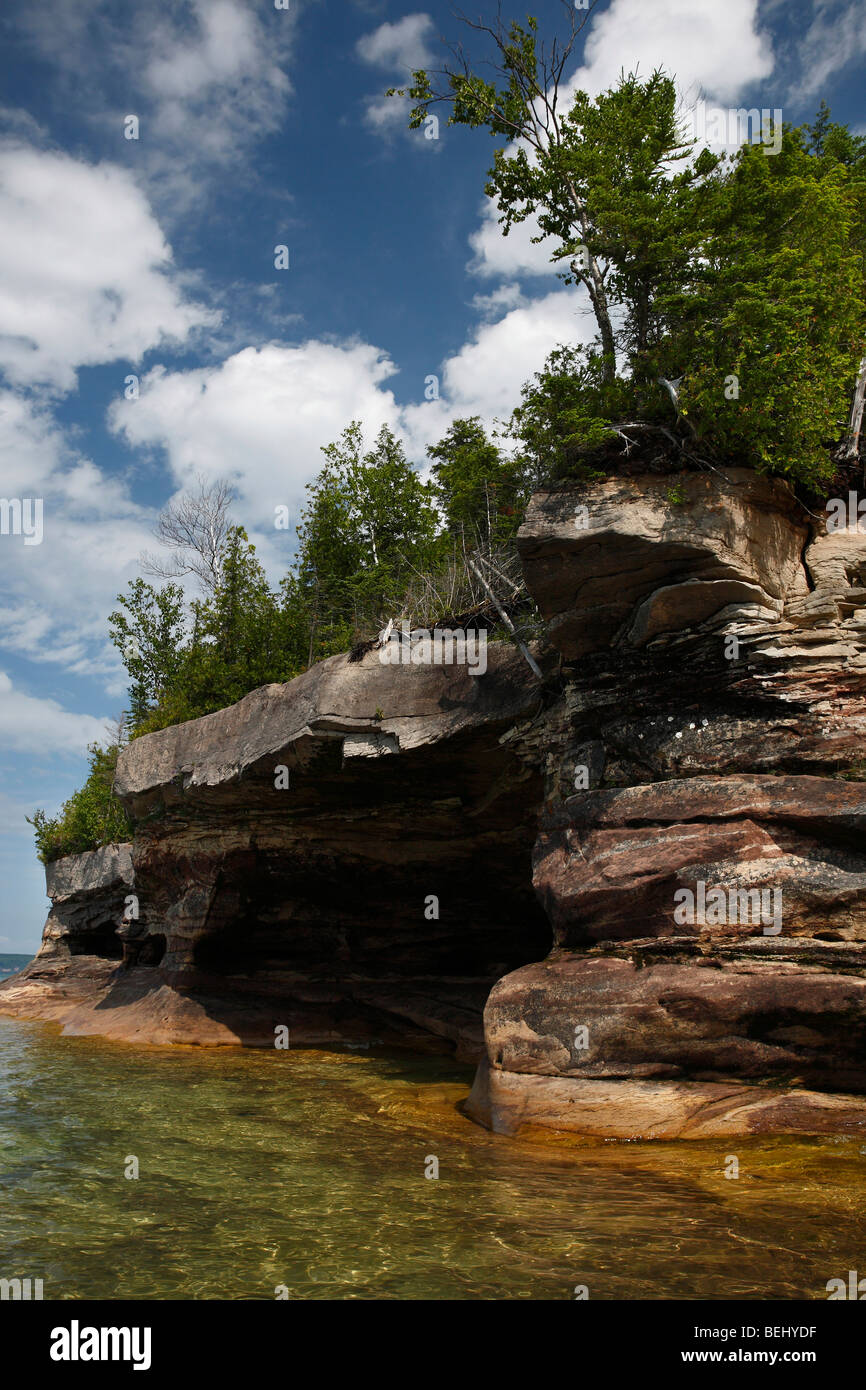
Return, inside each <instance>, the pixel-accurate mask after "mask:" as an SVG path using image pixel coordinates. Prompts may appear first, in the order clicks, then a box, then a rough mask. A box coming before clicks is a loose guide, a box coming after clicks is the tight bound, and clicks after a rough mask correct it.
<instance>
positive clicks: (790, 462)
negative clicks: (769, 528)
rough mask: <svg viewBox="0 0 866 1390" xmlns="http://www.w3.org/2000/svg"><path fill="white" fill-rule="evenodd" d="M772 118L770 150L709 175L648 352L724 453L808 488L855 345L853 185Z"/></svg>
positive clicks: (860, 261)
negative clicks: (665, 320) (775, 127)
mask: <svg viewBox="0 0 866 1390" xmlns="http://www.w3.org/2000/svg"><path fill="white" fill-rule="evenodd" d="M835 143H836V142H835V140H830V139H829V133H828V130H827V128H826V127H823V128H822V129H820V130H819V144H818V145H815V144H814V143H813V145H812V149H811V150H810V148H809V145H808V143H807V131H805V130H803V129H786V130H785V131H784V134H783V139H782V146H781V150H780V152H779V154H778V155H776V156H774V157H768V156H767V155H766V154H765V153H764V150H763V147H762V146H760V145H748V144H747V145H744V146H743V147H742V149H740V151H739V152H738V154H737V156H736V158H735V160H734V162H733V166H732V168H731V169H730V170H729V171H728V172H727V174H726V176H725V177H723V178H720V179H718V180H717V182H716V186H715V189H714V193H713V197H712V200H711V210H710V216H709V218H708V219H707V225H708V235H707V238H706V242H705V245H704V248H703V255H702V258H701V262H700V264H699V265H696V266H695V267H694V269H693V273H692V275H691V278H690V279H689V280H688V281H686V282H685V283H684V284H683V285H682V287H681V288H680V290H679V291H676V292H671V293H670V294H669V295H668V297H667V302H666V310H667V313H668V317H669V328H670V331H669V336H668V338H667V340H666V341H665V342H664V343H663V344H662V345H661V349H660V352H659V354H658V361H659V363H660V364H661V365H662V366H664V367H665V368H666V370H665V373H664V374H665V375H669V376H673V377H676V378H681V384H680V390H679V404H680V409H681V411H682V414H683V416H684V417H685V418H686V420H687V422H689V423H690V424H691V427H692V429H693V430H694V431H695V433H696V434H697V435H698V436H699V437H700V439H702V440H706V441H708V442H709V443H710V444H711V445H712V447H713V448H714V450H715V451H716V452H718V453H720V454H722V455H723V456H725V457H733V458H737V459H738V460H739V461H741V462H743V463H745V464H749V465H751V466H753V467H755V468H757V469H759V470H761V471H771V472H774V473H778V474H784V475H788V476H790V477H791V478H793V479H794V480H797V481H800V482H803V483H805V484H807V485H808V486H811V487H818V486H819V485H820V483H821V482H822V480H826V479H828V478H829V477H831V476H832V474H833V472H834V470H835V464H834V462H833V458H832V449H833V446H834V444H835V442H836V441H837V440H838V438H839V422H840V420H841V419H842V418H843V417H844V415H845V412H846V410H847V408H848V402H849V401H850V398H851V392H852V387H853V383H854V379H855V377H856V374H857V366H858V363H859V361H860V358H861V356H862V355H863V350H864V344H866V282H864V257H863V225H864V224H863V196H862V195H863V189H862V185H861V184H860V183H859V179H858V177H857V175H856V174H855V173H853V172H852V168H851V167H850V166H848V165H846V164H845V163H843V162H842V161H841V160H839V159H837V158H836V157H835V156H834V155H831V154H829V153H819V152H818V150H819V149H823V150H826V149H827V148H828V146H829V145H833V144H835Z"/></svg>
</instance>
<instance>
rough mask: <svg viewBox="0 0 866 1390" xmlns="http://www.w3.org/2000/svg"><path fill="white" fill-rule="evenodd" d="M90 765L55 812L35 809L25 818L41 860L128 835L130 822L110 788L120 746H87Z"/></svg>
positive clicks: (116, 841)
mask: <svg viewBox="0 0 866 1390" xmlns="http://www.w3.org/2000/svg"><path fill="white" fill-rule="evenodd" d="M87 751H88V753H89V754H90V769H89V772H88V774H87V780H86V782H85V783H84V786H83V787H81V788H80V789H79V790H78V791H76V792H73V794H72V796H71V797H69V799H68V801H65V802H64V804H63V806H62V807H61V809H60V812H59V814H58V815H57V816H53V817H51V816H48V815H46V813H45V811H44V810H42V809H39V810H37V811H34V813H33V815H32V816H27V817H26V819H27V821H28V822H29V824H30V825H32V826H33V829H34V831H35V836H36V849H37V853H38V855H39V858H40V859H41V860H42V863H43V864H48V863H50V862H51V861H52V860H53V859H60V858H62V856H63V855H65V854H84V853H85V852H86V851H88V850H93V849H98V848H99V847H100V846H101V845H107V844H116V843H118V842H122V841H124V840H128V839H129V838H130V837H131V835H132V829H133V827H132V822H131V821H130V819H129V817H128V816H127V814H126V812H125V811H124V809H123V807H122V806H121V804H120V802H119V801H118V800H117V797H116V796H115V795H114V792H113V789H112V788H113V783H114V772H115V768H116V767H117V757H118V753H119V751H120V747H119V745H118V744H116V743H112V744H109V745H108V746H107V747H105V748H103V747H102V746H101V745H100V744H98V743H91V744H90V746H89V747H88V750H87Z"/></svg>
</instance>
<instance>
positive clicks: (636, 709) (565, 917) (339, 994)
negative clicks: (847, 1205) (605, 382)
mask: <svg viewBox="0 0 866 1390" xmlns="http://www.w3.org/2000/svg"><path fill="white" fill-rule="evenodd" d="M519 549H520V552H521V557H522V561H523V565H524V570H525V574H526V578H527V583H528V584H529V587H530V590H531V592H532V593H533V596H534V597H535V599H536V602H537V604H538V607H539V610H540V611H541V614H542V616H543V617H544V619H545V620H546V621H547V623H548V628H549V636H550V643H551V645H550V646H549V647H548V649H547V650H546V652H541V651H537V653H536V655H537V656H538V659H539V660H541V662H542V665H543V667H544V672H545V674H544V678H543V680H542V681H539V680H538V679H537V677H536V676H535V675H534V674H533V673H532V672H531V671H530V669H529V667H528V665H527V664H526V663H525V662H524V660H523V659H522V657H521V656H520V655H519V653H518V652H516V651H515V650H514V649H512V648H511V647H508V646H505V645H500V644H495V645H491V646H490V648H489V650H488V668H487V671H486V673H485V674H483V675H479V674H472V673H471V671H470V669H469V667H468V666H467V665H466V664H456V665H451V666H436V665H413V664H407V665H398V666H393V665H383V664H382V663H381V662H380V660H379V656H378V653H377V652H376V651H375V650H374V651H371V652H368V653H366V654H365V655H364V656H363V657H362V659H361V660H360V661H352V660H350V659H349V658H347V657H334V658H332V659H331V660H330V661H326V662H323V663H321V664H320V665H319V666H316V667H314V668H313V669H312V670H310V671H309V672H307V673H306V674H305V675H303V676H300V677H299V678H298V679H297V680H295V681H292V682H291V683H289V684H288V685H284V686H268V687H265V688H263V689H261V690H258V691H255V692H254V693H253V694H251V695H248V696H247V697H246V698H245V699H244V700H241V701H240V702H239V703H238V704H237V705H235V706H233V707H232V708H231V709H227V710H224V711H221V712H220V713H219V714H214V715H210V716H208V717H207V718H205V719H199V720H195V721H192V722H191V723H189V724H185V725H180V726H177V727H175V728H172V729H167V730H165V731H163V732H161V733H156V734H151V735H149V736H148V737H146V738H142V739H140V740H137V741H136V742H135V743H133V744H132V745H131V746H130V747H129V748H128V749H126V750H125V751H124V753H123V755H122V758H121V760H120V765H119V768H118V774H117V784H116V786H117V791H118V793H119V795H120V796H121V798H122V799H123V801H124V802H125V804H126V805H127V807H128V808H129V809H130V811H131V812H132V813H133V815H134V817H135V818H136V822H137V830H136V835H135V841H134V844H133V846H132V851H131V861H127V859H126V858H125V851H124V847H122V846H121V847H109V848H108V849H106V850H104V851H100V852H99V856H101V857H99V856H78V857H76V859H75V860H71V861H63V862H62V863H61V864H60V865H56V866H53V867H52V869H51V870H50V872H49V891H50V892H51V896H52V900H53V903H54V906H53V907H52V913H51V915H50V916H49V921H48V924H47V926H46V934H45V940H44V944H43V949H42V951H41V952H40V954H39V956H38V957H37V958H36V960H35V961H34V962H33V963H32V965H31V966H30V967H29V968H28V970H27V971H25V972H23V974H22V975H19V976H18V977H15V978H13V980H11V981H10V982H9V983H8V984H6V985H5V986H0V1007H2V1008H3V1009H4V1010H6V1011H17V1012H19V1013H22V1014H25V1015H28V1016H35V1017H50V1018H55V1019H57V1020H58V1021H60V1022H61V1023H62V1024H63V1026H64V1027H65V1028H66V1029H67V1031H80V1032H99V1033H102V1034H105V1035H106V1036H112V1037H118V1038H129V1039H136V1040H140V1041H144V1042H198V1043H208V1044H212V1043H213V1044H219V1043H231V1042H237V1041H241V1042H244V1043H250V1044H258V1045H268V1046H271V1045H273V1043H274V1039H275V1030H279V1029H280V1028H281V1027H282V1028H287V1029H288V1030H289V1038H290V1041H291V1044H292V1045H304V1044H328V1043H338V1042H344V1043H350V1044H352V1045H360V1046H364V1045H370V1044H372V1043H386V1044H399V1045H402V1046H410V1047H417V1048H448V1049H453V1050H456V1052H457V1054H458V1056H460V1057H462V1058H464V1059H479V1066H478V1071H477V1075H476V1080H475V1085H474V1087H473V1089H472V1094H471V1096H470V1097H469V1100H468V1102H467V1110H468V1113H469V1114H470V1115H471V1116H473V1117H474V1118H475V1119H476V1120H478V1121H479V1122H481V1123H483V1124H486V1125H488V1126H489V1127H490V1128H492V1129H494V1130H497V1131H500V1132H503V1133H515V1132H517V1131H518V1130H520V1129H521V1128H522V1127H524V1126H542V1127H545V1128H548V1129H552V1130H570V1131H576V1132H578V1133H583V1134H586V1135H591V1136H597V1137H605V1138H608V1137H612V1138H642V1137H643V1138H651V1137H665V1138H669V1137H677V1136H680V1137H689V1138H701V1137H713V1136H722V1135H725V1136H735V1135H738V1134H739V1135H742V1134H749V1133H795V1132H799V1133H830V1134H866V837H864V828H866V761H864V760H866V535H861V534H859V533H857V532H855V531H847V532H834V533H831V534H827V532H826V530H825V529H824V526H823V523H822V521H821V518H816V517H814V516H812V515H811V514H809V513H807V512H806V511H805V510H804V509H803V508H801V507H800V506H799V504H798V503H797V502H796V501H795V499H794V498H793V495H792V494H791V492H790V490H789V489H788V488H787V487H786V486H785V485H784V484H783V483H781V482H777V481H768V480H765V479H759V478H756V477H755V475H754V474H752V473H749V472H746V471H744V470H736V469H734V470H729V471H728V473H727V475H726V476H724V477H723V476H722V475H720V474H717V473H714V474H688V475H677V476H676V477H668V478H665V477H659V476H657V475H648V476H646V477H639V476H638V477H629V478H612V479H606V480H604V481H602V482H599V483H596V484H593V485H591V486H589V487H587V488H584V489H583V490H582V491H579V492H578V491H574V490H572V491H569V490H566V489H563V490H560V491H553V492H546V493H540V494H538V495H536V497H535V498H534V499H533V501H532V504H531V506H530V509H529V512H528V514H527V518H526V522H525V525H524V526H523V528H522V530H521V533H520V536H519ZM133 874H134V885H132V887H133V892H134V898H135V908H136V910H135V912H134V913H133V914H132V916H131V917H130V908H129V901H128V899H129V892H130V887H131V876H132V875H133ZM551 946H552V949H551Z"/></svg>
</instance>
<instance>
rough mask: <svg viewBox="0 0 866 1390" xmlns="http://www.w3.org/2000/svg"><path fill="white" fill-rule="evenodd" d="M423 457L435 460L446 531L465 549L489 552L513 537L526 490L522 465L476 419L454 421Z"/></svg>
mask: <svg viewBox="0 0 866 1390" xmlns="http://www.w3.org/2000/svg"><path fill="white" fill-rule="evenodd" d="M427 454H428V456H429V457H430V458H431V459H434V460H435V462H434V464H433V468H432V473H433V477H434V480H435V484H434V485H435V490H436V496H437V498H438V500H439V504H440V506H441V508H442V511H443V512H444V515H445V524H446V527H447V529H448V531H450V532H451V533H452V534H453V535H456V536H460V537H462V538H464V539H465V541H466V544H467V546H468V547H469V548H470V549H472V548H475V547H476V546H482V547H484V548H486V549H490V547H491V546H494V545H496V544H499V543H501V542H502V541H505V540H507V539H509V538H510V537H511V536H513V535H514V534H515V532H516V530H517V528H518V526H519V525H520V521H521V519H522V515H523V511H524V510H525V507H526V502H527V500H528V497H529V493H530V491H531V481H530V478H529V475H528V472H527V468H526V464H525V460H524V459H523V458H521V457H515V458H509V457H507V456H506V454H505V453H504V451H503V450H502V449H500V447H499V446H498V445H497V444H494V443H493V441H492V440H490V439H488V437H487V434H486V431H485V429H484V426H483V425H482V423H481V420H480V418H479V417H478V416H477V415H474V416H472V418H471V419H466V420H455V421H454V423H453V424H452V425H451V426H450V428H449V429H448V431H447V433H446V434H445V435H444V437H443V438H442V439H440V440H439V442H438V443H437V444H431V445H430V446H429V448H428V450H427Z"/></svg>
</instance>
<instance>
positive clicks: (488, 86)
mask: <svg viewBox="0 0 866 1390" xmlns="http://www.w3.org/2000/svg"><path fill="white" fill-rule="evenodd" d="M565 9H566V13H567V14H568V16H569V21H568V30H567V32H566V35H565V38H564V40H562V41H560V40H558V39H554V40H553V42H552V44H551V45H550V46H549V47H548V46H546V45H545V44H544V43H543V42H542V41H541V40H540V39H539V37H538V21H537V20H535V19H533V18H529V19H527V21H526V24H525V25H522V24H518V23H516V22H515V23H511V24H509V25H508V26H507V27H506V26H505V25H504V24H503V23H502V21H501V20H497V21H496V22H495V23H494V24H490V25H488V24H482V23H480V22H479V23H472V22H471V21H469V20H465V21H464V22H465V23H466V24H467V25H468V26H469V28H470V29H472V30H474V31H476V32H478V33H480V34H482V35H483V36H484V37H485V38H486V40H487V41H488V43H490V44H492V48H493V54H494V56H493V59H492V63H491V66H492V68H493V70H494V74H495V80H494V81H488V80H487V78H486V77H484V76H482V75H481V74H480V73H479V72H476V71H473V69H472V67H471V65H470V63H469V61H468V59H467V58H466V57H465V55H464V53H463V50H462V48H458V49H456V50H454V57H455V63H454V65H453V66H446V67H445V68H443V69H441V70H439V71H438V72H435V73H432V74H428V73H427V72H426V71H424V70H423V69H419V70H418V71H417V72H415V73H414V75H413V76H414V80H413V84H412V86H411V87H409V88H408V89H406V88H403V89H399V90H398V89H396V88H392V89H391V90H390V93H389V94H390V95H399V96H406V95H408V96H409V97H410V98H411V99H412V100H413V101H414V102H415V106H414V108H413V110H412V114H411V117H410V122H409V123H410V126H412V127H419V126H420V125H422V124H423V122H424V121H425V120H426V118H427V115H428V112H429V109H430V107H431V106H433V105H435V104H436V103H437V102H445V103H447V104H448V105H449V106H450V108H451V110H450V116H449V125H465V126H469V127H473V128H485V129H487V130H488V131H489V132H490V133H491V134H492V135H493V136H494V137H500V138H504V139H505V140H507V141H508V144H507V145H505V146H504V147H502V148H500V149H498V150H496V152H495V154H494V159H493V165H492V167H491V168H490V170H489V171H488V181H487V185H486V192H487V194H488V196H489V197H491V198H495V199H496V200H497V207H498V210H499V213H500V218H499V220H500V224H501V226H502V228H503V232H504V233H505V235H507V234H508V232H509V231H510V230H511V228H512V227H513V226H514V225H515V224H517V223H520V222H524V221H525V220H526V219H527V218H528V217H530V216H534V217H535V218H536V220H537V223H538V226H539V229H540V232H539V234H538V235H536V236H535V237H534V238H533V240H534V241H536V242H540V241H543V240H545V239H546V238H550V239H551V243H552V253H551V260H553V261H555V262H564V263H565V268H564V269H563V271H562V273H561V274H562V278H563V279H564V280H565V281H566V283H576V284H581V285H583V286H585V288H586V290H587V293H588V295H589V298H590V302H591V304H592V309H593V312H594V315H595V320H596V324H597V327H598V336H599V346H600V357H601V378H602V381H603V382H604V383H611V382H612V381H613V380H614V377H615V374H616V352H617V347H619V348H620V349H622V350H625V351H628V352H634V353H636V354H638V355H639V354H640V353H641V352H642V351H643V350H644V348H645V347H646V346H647V345H648V343H650V342H651V341H652V340H653V339H654V338H655V337H657V336H658V334H659V332H660V328H659V324H658V322H657V315H656V314H655V311H654V299H655V295H656V292H657V289H658V288H659V287H660V286H661V287H663V288H666V287H667V286H668V285H669V284H670V282H671V280H672V278H674V277H676V276H677V274H678V272H679V271H680V268H681V267H682V266H683V265H684V264H686V263H687V262H688V260H689V259H690V257H691V255H692V254H693V253H694V249H695V248H694V236H693V235H692V232H691V218H690V207H691V204H690V196H689V195H690V192H691V190H692V188H693V187H694V186H695V185H697V184H699V183H700V182H702V181H703V180H704V179H705V178H706V177H707V176H708V175H709V174H710V173H711V172H712V170H713V169H714V168H715V166H716V164H717V162H718V161H717V159H716V157H715V156H713V155H711V154H709V152H707V151H704V152H702V154H701V155H700V157H699V158H698V159H697V160H696V161H695V162H693V163H692V164H689V165H688V166H687V167H685V168H683V169H682V170H681V171H680V172H678V173H677V172H674V170H675V167H676V166H677V165H679V164H681V163H682V162H684V161H685V160H687V159H688V157H689V154H690V153H691V150H692V147H693V145H694V143H695V142H694V141H691V140H685V139H684V138H683V136H682V133H681V130H680V128H679V125H678V122H677V116H676V108H677V96H676V88H675V86H674V83H673V82H672V81H671V79H670V78H668V77H665V76H664V75H663V74H662V73H661V72H655V73H653V74H652V76H651V77H650V78H649V79H647V80H646V81H641V80H639V79H638V77H637V76H635V75H634V74H632V75H631V76H628V77H626V76H625V75H624V76H623V77H622V78H621V80H620V82H619V84H618V86H617V87H615V88H613V89H612V90H610V91H608V92H605V93H603V94H602V95H600V96H599V97H597V98H595V99H594V100H593V99H591V98H590V97H589V96H587V94H586V93H585V92H581V91H575V92H571V93H569V90H568V87H567V83H566V80H565V77H566V70H567V68H568V66H569V63H570V61H571V59H572V55H573V51H574V45H575V42H576V39H577V36H578V34H579V33H580V31H581V29H582V28H583V26H584V24H585V23H586V22H587V19H588V18H589V15H590V14H591V9H592V7H591V8H590V9H589V10H587V11H583V12H575V10H574V8H573V7H568V6H566V7H565ZM577 13H580V14H581V16H582V17H581V18H580V20H579V21H578V18H577ZM434 81H435V82H436V83H437V84H438V85H434ZM617 311H620V312H617ZM618 319H624V326H623V328H622V329H621V330H620V331H619V332H618V331H617V328H616V326H615V324H616V321H617V320H618Z"/></svg>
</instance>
